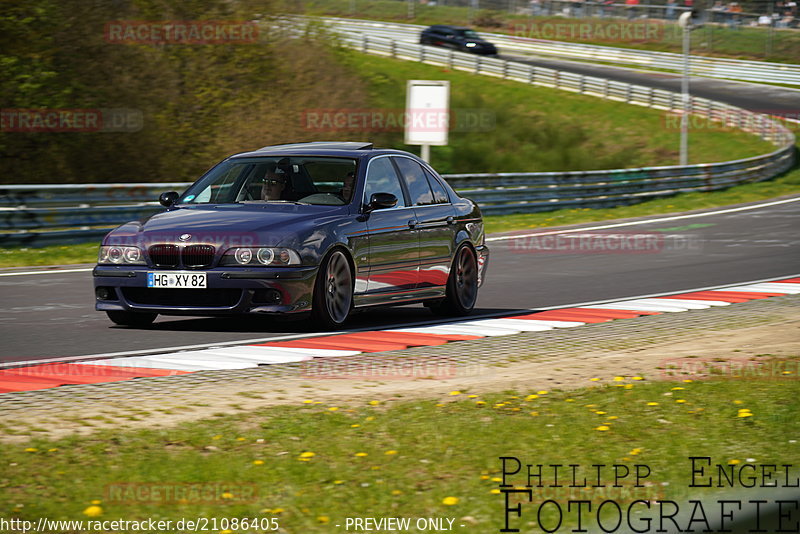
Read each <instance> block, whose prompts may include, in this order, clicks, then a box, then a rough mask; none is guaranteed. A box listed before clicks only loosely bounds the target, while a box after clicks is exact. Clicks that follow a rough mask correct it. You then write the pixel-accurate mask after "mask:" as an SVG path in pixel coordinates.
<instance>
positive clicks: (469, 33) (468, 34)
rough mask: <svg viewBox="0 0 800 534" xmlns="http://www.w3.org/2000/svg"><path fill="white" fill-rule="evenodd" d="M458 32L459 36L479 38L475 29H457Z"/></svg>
mask: <svg viewBox="0 0 800 534" xmlns="http://www.w3.org/2000/svg"><path fill="white" fill-rule="evenodd" d="M458 34H459V35H460V36H461V37H467V38H469V39H480V38H481V37H480V35H478V32H476V31H475V30H459V32H458Z"/></svg>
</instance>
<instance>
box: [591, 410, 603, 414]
mask: <svg viewBox="0 0 800 534" xmlns="http://www.w3.org/2000/svg"><path fill="white" fill-rule="evenodd" d="M594 413H596V414H597V415H605V414H606V412H601V411H600V410H597V411H595V412H594Z"/></svg>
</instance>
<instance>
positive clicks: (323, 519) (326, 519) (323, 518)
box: [317, 515, 331, 524]
mask: <svg viewBox="0 0 800 534" xmlns="http://www.w3.org/2000/svg"><path fill="white" fill-rule="evenodd" d="M330 520H331V518H330V517H328V516H327V515H320V516H317V521H319V522H320V523H322V524H326V523H328V522H329V521H330Z"/></svg>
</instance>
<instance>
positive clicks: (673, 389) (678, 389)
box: [672, 386, 736, 402]
mask: <svg viewBox="0 0 800 534" xmlns="http://www.w3.org/2000/svg"><path fill="white" fill-rule="evenodd" d="M682 389H685V388H682V387H680V386H677V387H674V388H672V391H681V390H682ZM733 402H736V401H733Z"/></svg>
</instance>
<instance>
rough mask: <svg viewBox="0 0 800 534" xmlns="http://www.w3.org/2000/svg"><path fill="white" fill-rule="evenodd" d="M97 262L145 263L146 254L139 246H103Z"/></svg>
mask: <svg viewBox="0 0 800 534" xmlns="http://www.w3.org/2000/svg"><path fill="white" fill-rule="evenodd" d="M97 263H103V264H108V265H144V264H145V261H144V255H142V250H141V249H140V248H139V247H122V246H102V247H100V253H99V254H98V255H97Z"/></svg>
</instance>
